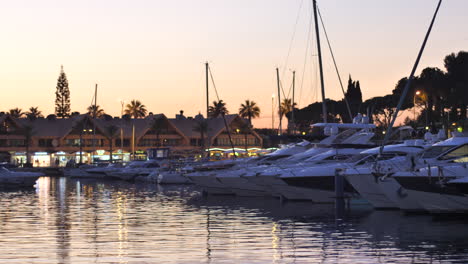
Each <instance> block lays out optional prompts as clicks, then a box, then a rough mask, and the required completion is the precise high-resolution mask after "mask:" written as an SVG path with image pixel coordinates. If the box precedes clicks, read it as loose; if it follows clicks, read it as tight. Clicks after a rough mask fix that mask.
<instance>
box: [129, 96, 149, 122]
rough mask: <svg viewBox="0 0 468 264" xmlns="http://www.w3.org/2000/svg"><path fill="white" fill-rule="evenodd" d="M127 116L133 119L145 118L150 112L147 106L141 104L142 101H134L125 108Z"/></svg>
mask: <svg viewBox="0 0 468 264" xmlns="http://www.w3.org/2000/svg"><path fill="white" fill-rule="evenodd" d="M125 108H126V109H125V114H126V115H129V116H131V117H133V118H140V117H145V116H146V113H147V112H148V110H147V109H146V106H145V105H144V104H142V103H141V102H140V100H135V99H134V100H132V101H131V102H130V103H129V104H127V105H126V106H125Z"/></svg>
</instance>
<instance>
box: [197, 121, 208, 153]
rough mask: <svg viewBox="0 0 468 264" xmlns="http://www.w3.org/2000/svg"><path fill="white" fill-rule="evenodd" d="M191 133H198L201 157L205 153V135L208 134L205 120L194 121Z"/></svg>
mask: <svg viewBox="0 0 468 264" xmlns="http://www.w3.org/2000/svg"><path fill="white" fill-rule="evenodd" d="M193 131H195V132H198V133H200V147H201V152H202V156H203V155H204V153H205V135H206V134H208V121H206V119H200V120H196V122H195V126H194V127H193Z"/></svg>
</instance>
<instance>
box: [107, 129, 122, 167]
mask: <svg viewBox="0 0 468 264" xmlns="http://www.w3.org/2000/svg"><path fill="white" fill-rule="evenodd" d="M119 130H120V129H119V128H118V127H116V126H114V125H110V126H108V127H106V128H105V131H106V134H107V139H109V153H110V155H109V157H110V158H109V161H110V163H112V162H113V159H112V152H113V151H114V150H113V146H114V145H113V142H114V138H115V135H116V133H117V131H119Z"/></svg>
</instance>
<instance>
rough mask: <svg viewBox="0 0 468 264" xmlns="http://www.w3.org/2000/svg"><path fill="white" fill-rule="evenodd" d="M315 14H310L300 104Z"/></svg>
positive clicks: (300, 96)
mask: <svg viewBox="0 0 468 264" xmlns="http://www.w3.org/2000/svg"><path fill="white" fill-rule="evenodd" d="M312 19H313V16H312V13H311V14H310V19H309V32H308V33H307V43H306V44H307V45H306V50H305V56H304V64H303V67H302V77H301V86H300V88H299V100H298V104H299V103H300V100H301V98H302V87H303V86H304V76H305V71H306V65H307V58H308V54H309V45H310V38H311V35H312V21H313V20H312Z"/></svg>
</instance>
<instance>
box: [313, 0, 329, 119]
mask: <svg viewBox="0 0 468 264" xmlns="http://www.w3.org/2000/svg"><path fill="white" fill-rule="evenodd" d="M313 5H314V21H315V36H316V39H317V55H318V62H319V71H320V87H321V90H322V115H323V122H324V123H327V116H328V114H327V104H326V101H325V85H324V82H323V68H322V51H321V49H320V34H319V26H318V20H317V1H316V0H313Z"/></svg>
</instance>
